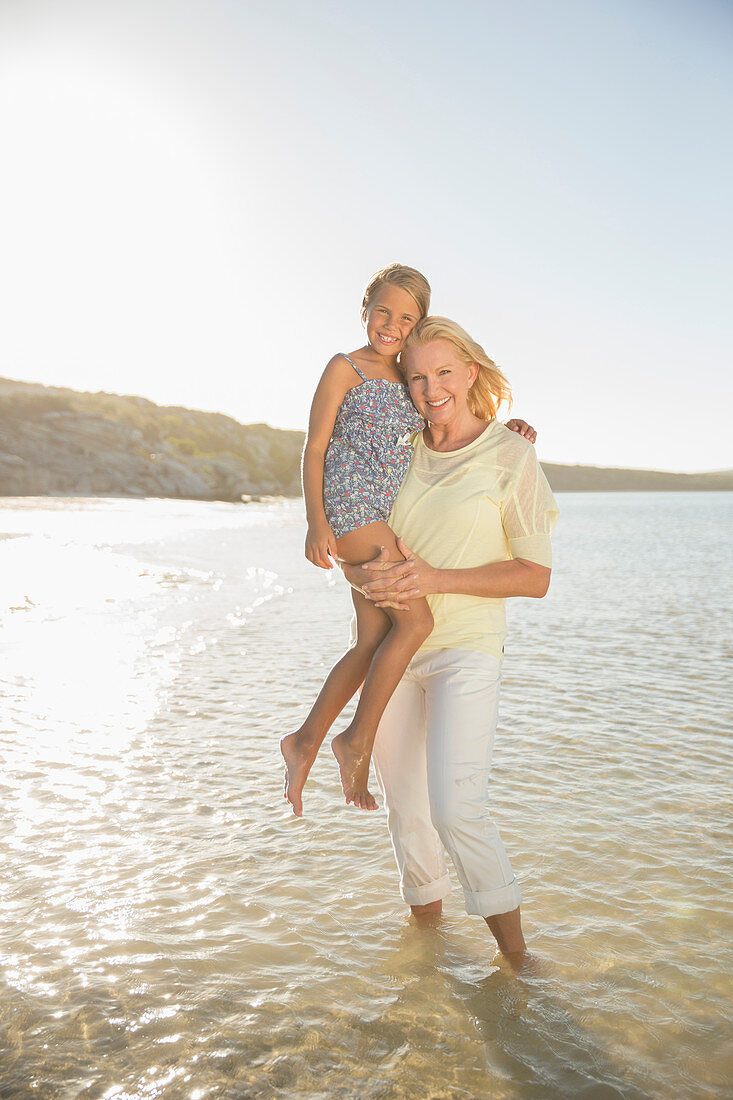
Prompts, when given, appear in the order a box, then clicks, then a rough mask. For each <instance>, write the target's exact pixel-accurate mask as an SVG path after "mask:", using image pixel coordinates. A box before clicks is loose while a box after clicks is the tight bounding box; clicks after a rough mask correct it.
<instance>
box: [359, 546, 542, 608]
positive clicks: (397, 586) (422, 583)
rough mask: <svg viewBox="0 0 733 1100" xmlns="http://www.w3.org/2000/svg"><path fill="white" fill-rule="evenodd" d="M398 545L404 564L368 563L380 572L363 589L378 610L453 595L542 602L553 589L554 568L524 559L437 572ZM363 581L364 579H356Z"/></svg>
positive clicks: (367, 565) (368, 566)
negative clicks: (423, 597)
mask: <svg viewBox="0 0 733 1100" xmlns="http://www.w3.org/2000/svg"><path fill="white" fill-rule="evenodd" d="M397 545H398V547H399V549H400V553H402V554H403V555H404V557H405V561H404V562H400V563H399V564H398V565H392V566H390V567H389V568H387V569H385V568H383V563H381V562H379V561H375V562H367V564H366V565H365V566H363V567H362V568H363V569H364V570H365V571H370V572H377V573H378V574H380V575H378V576H377V577H375V579H374V580H371V581H367V582H366V583H364V584H363V585H362V586H361V590H362V591H363V593H364V595H365V596H366V597H367V599H370V600H372V601H373V602H374V603H376V605H377V607H380V606H382V604H384V603H394V601H400V602H401V601H404V600H414V599H417V598H418V597H419V596H430V595H434V594H437V593H452V594H454V595H461V596H483V597H485V598H487V599H491V598H493V599H501V598H504V597H506V596H530V597H535V598H537V599H540V598H541V597H542V596H544V595H545V594H546V593H547V590H548V588H549V586H550V572H551V571H550V569H549V568H548V567H547V566H544V565H539V564H538V563H537V562H533V561H528V560H527V559H524V558H511V559H510V560H508V561H497V562H491V563H488V564H486V565H477V566H474V567H473V568H470V569H436V568H434V567H433V566H432V565H429V564H428V562H426V561H425V560H424V559H423V558H421V557H419V556H418V555H417V554H415V553H413V551H412V550H410V548H409V547H408V546H406V545H405V543H404V542H403V541H402V539H398V540H397ZM355 579H361V578H355Z"/></svg>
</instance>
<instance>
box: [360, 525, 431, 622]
mask: <svg viewBox="0 0 733 1100" xmlns="http://www.w3.org/2000/svg"><path fill="white" fill-rule="evenodd" d="M397 548H398V550H399V552H400V553H401V554H402V555H403V557H404V559H405V560H404V561H402V562H397V564H396V565H395V564H394V563H392V564H390V563H389V562H384V561H373V562H367V563H366V564H365V565H364V566H363V567H362V568H363V569H365V570H368V571H370V572H375V571H376V572H379V574H380V576H379V577H377V578H376V579H375V580H372V581H368V582H367V583H366V584H364V585H363V586H362V589H361V591H362V592H363V593H364V595H365V596H366V598H367V599H368V600H371V601H372V603H375V604H376V605H377V607H396V608H399V609H400V610H402V611H409V609H410V608H409V604H407V603H406V602H405V601H406V600H414V599H417V598H418V597H420V596H427V595H429V594H430V593H432V592H437V591H438V576H439V573H440V570H439V569H434V568H433V566H432V565H428V563H427V562H426V561H425V560H424V559H423V558H421V557H419V556H418V555H417V554H416V553H415V552H414V551H413V550H410V548H409V546H407V545H406V544H405V543H404V542H403V540H402V539H401V538H398V539H397Z"/></svg>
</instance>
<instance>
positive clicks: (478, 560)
mask: <svg viewBox="0 0 733 1100" xmlns="http://www.w3.org/2000/svg"><path fill="white" fill-rule="evenodd" d="M402 367H403V370H404V373H405V377H406V380H407V383H408V385H409V387H410V396H411V397H412V400H413V402H414V403H415V406H416V407H417V409H418V412H420V413H421V414H422V415H423V416H424V417H425V420H426V421H427V427H426V428H425V429H424V431H423V432H421V433H420V434H419V435H418V436H417V437H416V440H415V444H414V455H413V460H412V464H411V466H410V469H409V472H408V474H407V477H406V478H405V481H404V483H403V485H402V488H401V489H400V492H399V495H398V497H397V500H396V502H395V505H394V508H393V511H392V515H391V517H390V526H391V527H392V529H393V530H395V531H397V532H399V534H400V536H401V539H400V550H401V552H402V553H403V554H404V555H405V558H406V560H405V562H404V563H400V564H399V565H390V564H389V563H386V562H382V561H378V560H375V561H374V562H371V563H367V564H366V565H364V566H347V565H344V566H343V568H344V573H345V575H346V577H347V579H348V580H349V581H350V582H351V583H352V584H354V585H356V586H357V587H359V588H360V589H361V590H362V591H363V592H364V594H365V595H366V596H367V597H368V598H369V599H371V600H373V602H374V603H376V604H377V606H382V607H387V606H391V607H395V606H396V607H407V606H409V605H408V603H407V602H406V601H409V600H411V599H417V598H419V597H422V596H427V599H428V603H429V605H430V610H431V611H432V614H433V618H434V620H435V626H434V629H433V632H432V634H431V635H430V637H429V638H428V639H427V641H426V642H425V643H424V644H423V645H422V646H421V648H420V650H419V651H418V653H417V655H416V656H415V657H414V658H413V660H412V661H411V662H410V665H409V666H408V669H407V672H406V673H405V675H404V677H403V678H402V680H401V681H400V683H399V685H398V687H397V690H396V691H395V693H394V695H393V696H392V699H391V700H390V702H389V703H388V705H387V708H386V710H385V712H384V716H383V718H382V721H381V723H380V726H379V732H378V734H377V740H376V744H375V751H374V760H375V769H376V773H377V779H378V782H379V785H380V788H381V790H382V794H383V797H384V801H385V808H386V811H387V816H388V822H389V829H390V833H391V837H392V843H393V846H394V851H395V856H396V858H397V864H398V867H399V870H400V878H401V891H402V896H403V898H404V899H405V901H406V902H407V903H408V904H409V905H410V908H411V909H412V911H413V913H414V914H415V915H416V916H417V917H418V918H421V917H430V916H434V915H437V914H439V913H440V911H441V907H442V899H443V898H444V897H445V896H446V894H447V893H448V889H449V886H448V877H447V869H446V864H445V858H444V849H445V850H447V852H448V853H449V855H450V857H451V859H452V861H453V864H454V866H455V868H456V872H457V874H458V877H459V879H460V881H461V885H462V886H463V890H464V894H465V899H466V909H467V912H469V913H477V914H479V915H480V916H482V917H484V918H485V920H486V923H487V924H488V926H489V928H490V930H491V932H492V933H493V934H494V937H495V938H496V941H497V943H498V946H499V949H500V951H501V952H502V953H503V954H505V955H506V956H507V957H508V958H509V959H510V961H516V960H517V959H520V958H521V956H522V955H523V953H524V952H525V951H526V945H525V941H524V936H523V934H522V925H521V917H520V908H519V903H520V899H521V895H520V892H519V886H518V884H517V881H516V877H515V875H514V872H513V870H512V867H511V864H510V862H509V858H508V856H507V854H506V851H505V850H504V846H503V844H502V841H501V838H500V836H499V833H498V831H497V829H496V826H495V825H494V824H493V822H492V821H491V818H490V816H489V812H488V799H489V768H490V762H491V749H492V743H493V737H494V730H495V728H496V718H497V707H498V692H499V681H500V676H501V659H502V651H503V640H504V635H505V632H506V621H505V600H506V597H507V596H534V597H541V596H544V595H545V593H546V592H547V589H548V586H549V582H550V565H551V557H550V534H551V532H552V528H553V527H554V524H555V520H556V518H557V506H556V504H555V501H554V499H553V496H552V492H551V490H550V487H549V485H548V483H547V480H546V478H545V476H544V474H543V473H542V470H541V468H540V465H539V462H538V461H537V458H536V455H535V452H534V449H533V447H532V446H531V445H530V444H529V443H528V442H527V441H526V440H525V439H523V438H522V437H521V436H519V435H517V434H516V433H515V432H511V431H509V430H508V429H507V428H505V427H504V426H503V425H502V424H500V423H498V421H497V420H496V411H497V406H498V404H499V403H500V401H501V400H502V399H503V398H505V397H508V395H509V388H508V384H507V382H506V379H505V378H504V377H503V375H502V374H501V372H500V371H499V370H498V368H497V367H496V366H495V364H494V363H492V361H491V360H490V359H489V357H488V356H487V355H486V352H485V351H484V350H483V348H482V347H481V346H480V345H479V344H477V343H476V342H475V341H473V340H472V339H471V337H470V336H469V335H468V334H467V333H466V332H465V331H464V330H463V329H462V328H461V327H460V326H459V325H457V324H456V323H455V322H453V321H449V320H447V319H446V318H442V317H427V318H426V319H425V320H423V321H421V322H420V323H419V324H418V325H417V326H416V327H415V329H414V330H413V332H412V334H411V335H410V337H409V338H408V340H407V342H406V344H405V350H404V351H403V353H402ZM375 571H377V573H378V574H380V575H376V576H375Z"/></svg>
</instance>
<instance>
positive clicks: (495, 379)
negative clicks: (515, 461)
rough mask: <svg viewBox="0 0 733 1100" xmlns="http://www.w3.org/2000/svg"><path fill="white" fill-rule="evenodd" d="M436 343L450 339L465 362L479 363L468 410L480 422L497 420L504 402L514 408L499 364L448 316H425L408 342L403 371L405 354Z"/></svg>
mask: <svg viewBox="0 0 733 1100" xmlns="http://www.w3.org/2000/svg"><path fill="white" fill-rule="evenodd" d="M433 340H447V341H448V343H449V344H452V345H453V347H454V348H455V350H456V352H457V353H458V356H459V358H460V359H462V360H463V362H464V363H466V364H470V363H476V365H477V366H478V374H477V375H476V380H475V382H474V383H473V385H472V386H471V389H470V390H469V391H468V407H469V409H470V410H471V412H472V413H473V415H474V416H477V417H479V419H480V420H495V419H496V413H497V410H498V408H499V405H501V403H502V401H506V403H507V408H509V407H510V406H511V403H512V391H511V388H510V386H509V383H508V382H507V380H506V378H505V377H504V375H503V374H502V373H501V371H500V370H499V368H498V367H497V365H496V363H495V362H494V361H493V360H492V359H489V357H488V355H487V354H486V352H485V351H484V349H483V348H482V347H481V345H480V344H477V343H476V341H475V340H472V339H471V337H470V336H469V335H468V333H467V332H466V330H465V329H463V328H461V326H460V325H458V324H456V322H455V321H450V320H449V319H448V318H447V317H425V318H424V319H423V320H422V321H418V323H417V324H416V325H415V327H414V329H413V330H412V332H411V333H410V335H409V336H408V337H407V339H406V340H405V346H404V349H403V351H402V361H403V370H404V357H405V352H406V351H407V350H408V349H409V348H414V347H421V346H422V345H423V344H431V343H432V342H433Z"/></svg>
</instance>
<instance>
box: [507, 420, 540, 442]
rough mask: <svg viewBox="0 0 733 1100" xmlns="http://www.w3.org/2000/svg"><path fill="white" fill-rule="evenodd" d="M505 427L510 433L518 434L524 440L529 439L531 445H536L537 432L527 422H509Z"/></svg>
mask: <svg viewBox="0 0 733 1100" xmlns="http://www.w3.org/2000/svg"><path fill="white" fill-rule="evenodd" d="M504 427H505V428H508V429H509V431H510V432H518V433H519V435H521V437H522V439H527V440H529V442H530V443H534V442H535V440H536V439H537V432H536V431H535V430H534V428H533V427H532V425H531V424H528V423H527V421H526V420H507V422H506V424H505V425H504Z"/></svg>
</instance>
